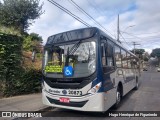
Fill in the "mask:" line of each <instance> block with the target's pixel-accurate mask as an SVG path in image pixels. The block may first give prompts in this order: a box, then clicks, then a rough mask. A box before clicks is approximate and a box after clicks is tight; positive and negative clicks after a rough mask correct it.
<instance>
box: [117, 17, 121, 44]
mask: <svg viewBox="0 0 160 120" xmlns="http://www.w3.org/2000/svg"><path fill="white" fill-rule="evenodd" d="M119 34H120V30H119V14H118V19H117V41H118V42H120V40H119ZM120 43H121V42H120Z"/></svg>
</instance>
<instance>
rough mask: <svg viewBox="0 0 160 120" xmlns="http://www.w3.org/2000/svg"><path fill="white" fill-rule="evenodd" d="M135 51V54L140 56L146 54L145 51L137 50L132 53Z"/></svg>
mask: <svg viewBox="0 0 160 120" xmlns="http://www.w3.org/2000/svg"><path fill="white" fill-rule="evenodd" d="M134 51H135V54H140V55H142V54H143V53H144V52H145V50H144V49H135V50H132V51H131V52H133V53H134Z"/></svg>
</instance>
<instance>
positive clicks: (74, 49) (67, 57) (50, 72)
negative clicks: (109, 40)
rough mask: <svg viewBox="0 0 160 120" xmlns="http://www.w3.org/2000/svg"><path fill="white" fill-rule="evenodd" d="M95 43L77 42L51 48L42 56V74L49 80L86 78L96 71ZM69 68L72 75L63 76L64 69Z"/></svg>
mask: <svg viewBox="0 0 160 120" xmlns="http://www.w3.org/2000/svg"><path fill="white" fill-rule="evenodd" d="M95 64H96V44H95V42H93V41H92V42H78V43H74V44H73V43H72V44H67V45H59V46H53V47H52V48H49V49H46V50H45V54H44V65H43V69H44V74H45V76H46V77H51V78H64V77H69V78H79V77H87V76H90V75H91V74H93V73H94V72H95V69H96V65H95ZM68 66H70V67H71V68H72V72H73V74H72V75H71V76H65V73H64V69H65V67H68Z"/></svg>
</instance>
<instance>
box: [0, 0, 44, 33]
mask: <svg viewBox="0 0 160 120" xmlns="http://www.w3.org/2000/svg"><path fill="white" fill-rule="evenodd" d="M42 6H43V4H41V5H40V2H39V0H3V2H2V3H0V24H1V25H3V26H5V27H14V28H15V29H17V30H19V31H20V33H24V31H25V30H27V28H28V27H29V26H30V25H31V24H32V23H33V20H35V19H37V18H39V16H40V15H41V14H43V11H42Z"/></svg>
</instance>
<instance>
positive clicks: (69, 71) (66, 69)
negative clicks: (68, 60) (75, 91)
mask: <svg viewBox="0 0 160 120" xmlns="http://www.w3.org/2000/svg"><path fill="white" fill-rule="evenodd" d="M64 75H65V76H67V77H70V76H73V68H72V66H66V67H64Z"/></svg>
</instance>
